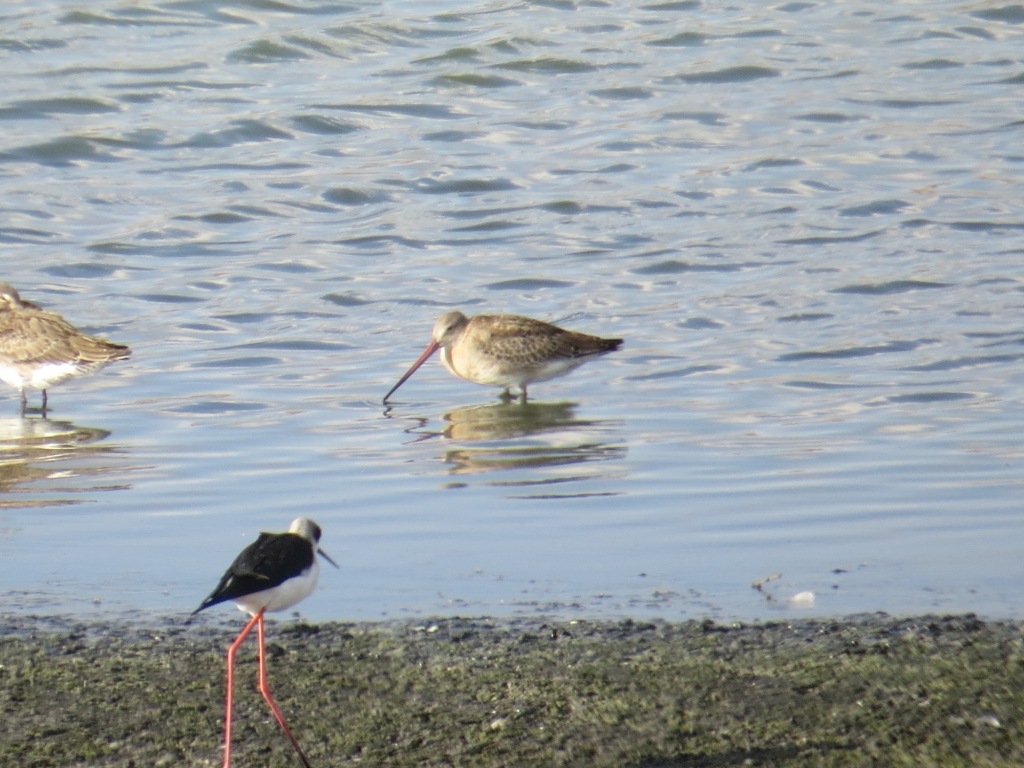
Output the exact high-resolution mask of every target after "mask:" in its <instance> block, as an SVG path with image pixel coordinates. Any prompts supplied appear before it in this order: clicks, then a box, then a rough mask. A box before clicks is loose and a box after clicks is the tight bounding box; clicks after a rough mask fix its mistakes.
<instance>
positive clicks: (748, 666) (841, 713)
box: [0, 615, 1024, 768]
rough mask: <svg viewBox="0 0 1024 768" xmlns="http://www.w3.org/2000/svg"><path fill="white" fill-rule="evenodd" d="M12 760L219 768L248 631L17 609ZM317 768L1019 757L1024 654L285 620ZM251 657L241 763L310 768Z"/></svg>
mask: <svg viewBox="0 0 1024 768" xmlns="http://www.w3.org/2000/svg"><path fill="white" fill-rule="evenodd" d="M4 619H5V621H4V625H3V626H2V627H0V712H2V713H3V718H2V719H0V765H4V766H21V767H23V768H28V767H32V768H42V767H43V766H62V767H65V766H90V768H96V767H97V766H140V767H141V766H216V765H219V763H220V759H221V751H220V739H221V725H222V719H223V711H222V710H223V701H224V658H223V657H224V651H225V649H226V647H227V644H228V643H229V642H230V640H231V639H232V637H233V636H234V633H235V632H236V631H237V627H235V626H234V625H229V624H224V623H221V624H218V625H202V626H191V627H183V626H180V625H175V626H171V625H166V626H162V627H159V628H152V627H151V628H149V629H144V628H137V627H130V626H128V625H127V624H110V625H99V624H71V623H62V622H56V623H54V622H50V621H47V620H44V619H31V618H23V617H10V616H7V617H4ZM268 653H269V654H270V656H271V661H270V664H271V668H270V675H271V677H270V680H271V684H272V685H273V689H274V695H275V698H276V699H277V700H278V703H279V704H280V705H281V707H282V709H283V710H284V712H285V715H286V717H287V718H288V720H289V723H290V725H291V727H292V730H293V731H294V732H295V735H296V737H297V738H298V739H299V741H300V742H301V743H302V745H303V749H305V751H306V753H307V754H308V755H309V758H310V760H311V762H312V763H313V764H314V765H315V766H317V768H326V767H329V766H339V765H349V764H356V763H358V764H360V765H363V766H400V767H401V766H616V767H619V766H625V767H635V768H669V767H674V766H728V765H756V766H797V765H824V766H858V765H905V766H911V765H913V766H919V765H932V766H962V765H972V766H1010V765H1014V766H1019V765H1021V764H1024V733H1022V728H1024V717H1022V715H1024V701H1022V698H1024V644H1022V636H1021V626H1020V625H1019V624H1017V623H1009V622H990V623H986V622H983V621H980V620H978V619H977V618H975V617H973V616H960V617H918V618H912V619H893V618H890V617H887V616H884V615H879V616H868V617H855V618H851V619H848V620H844V621H799V622H793V623H770V624H756V625H749V626H743V625H735V626H726V625H719V624H715V623H711V622H703V623H702V622H685V623H678V624H671V623H663V622H644V623H638V622H632V621H624V622H586V621H555V620H552V621H547V622H545V621H541V620H533V619H531V620H505V621H490V620H483V619H438V620H435V621H432V622H428V623H419V624H411V623H380V624H376V623H371V624H340V623H331V624H323V625H316V626H311V625H307V624H302V623H298V624H290V623H287V622H277V623H274V624H273V625H272V626H271V627H270V628H269V630H268ZM254 657H255V653H254V650H253V648H252V646H249V647H247V649H246V651H245V652H243V653H240V655H239V659H240V662H239V673H238V675H237V678H236V686H237V692H236V699H237V702H236V718H237V719H236V732H235V740H234V743H235V765H236V766H237V768H244V767H245V766H256V765H258V766H271V767H272V768H273V767H275V766H282V767H285V766H288V767H290V766H297V765H298V760H297V758H296V757H295V754H294V752H293V751H292V748H291V746H290V745H289V744H288V742H287V740H286V739H285V737H284V736H283V734H281V733H280V732H279V731H278V729H277V726H276V724H275V723H274V721H273V719H272V716H271V715H270V713H269V711H268V710H267V708H266V706H265V705H264V703H263V701H262V699H260V697H259V694H258V692H257V691H256V687H255V678H256V664H255V658H254Z"/></svg>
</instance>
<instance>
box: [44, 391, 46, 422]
mask: <svg viewBox="0 0 1024 768" xmlns="http://www.w3.org/2000/svg"><path fill="white" fill-rule="evenodd" d="M43 416H44V417H45V416H46V390H45V389H44V390H43Z"/></svg>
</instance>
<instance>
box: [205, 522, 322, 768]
mask: <svg viewBox="0 0 1024 768" xmlns="http://www.w3.org/2000/svg"><path fill="white" fill-rule="evenodd" d="M318 554H319V555H320V556H321V557H323V558H324V559H325V560H327V562H329V563H330V564H331V565H333V566H334V567H335V568H337V567H338V565H337V563H335V562H334V561H333V560H332V559H331V558H330V557H328V555H327V553H326V552H324V551H323V550H322V549H320V526H319V525H317V524H316V523H314V522H313V521H312V520H309V519H307V518H305V517H300V518H298V519H296V520H295V521H293V522H292V525H291V527H290V528H289V529H288V532H287V533H261V534H260V535H259V538H258V539H256V541H254V542H253V543H252V544H250V545H249V546H247V547H246V548H245V549H243V550H242V551H241V553H239V555H238V557H236V558H235V560H234V562H233V563H231V565H230V566H229V567H228V569H227V571H226V572H225V573H224V575H223V576H222V577H221V580H220V583H219V584H217V586H216V588H215V589H214V590H213V592H211V593H210V595H209V597H207V598H206V599H205V600H203V602H202V603H201V604H200V606H199V607H198V608H196V609H195V610H194V611H193V612H192V613H193V615H195V614H197V613H199V611H201V610H203V609H204V608H209V607H210V606H212V605H217V604H218V603H223V602H225V601H227V600H233V601H234V602H235V604H236V605H237V606H238V607H239V608H240V609H241V610H243V611H245V612H247V613H249V614H250V615H251V616H252V619H251V620H250V621H249V623H248V624H246V625H245V628H244V629H243V630H242V631H241V632H240V633H239V635H238V637H237V638H236V639H235V641H234V642H233V643H232V644H231V647H230V648H229V649H228V688H227V714H226V716H225V720H224V768H230V766H231V720H232V702H233V698H234V667H235V654H236V653H237V652H238V649H239V647H240V646H241V645H242V643H243V642H244V641H245V638H246V637H248V636H249V633H250V632H252V629H253V627H254V626H255V627H256V635H257V640H258V646H259V649H258V657H259V684H260V693H262V694H263V698H264V699H266V701H267V704H269V705H270V710H271V711H272V712H273V713H274V718H275V719H276V720H277V723H278V725H280V726H281V730H283V731H284V732H285V735H286V736H287V737H288V740H289V741H290V742H291V743H292V746H293V747H294V748H295V751H296V752H297V753H298V754H299V757H300V758H301V759H302V764H303V765H305V766H306V768H309V760H307V759H306V755H305V753H304V752H303V751H302V747H300V746H299V742H298V741H296V739H295V737H294V736H293V735H292V732H291V731H290V730H289V729H288V726H287V725H286V724H285V721H284V715H282V714H281V710H280V709H279V708H278V706H277V703H276V702H275V701H274V697H273V696H271V695H270V683H269V682H268V679H267V651H266V647H265V643H264V636H263V617H264V614H266V612H267V611H284V610H287V609H288V608H291V607H292V606H293V605H295V604H296V603H298V602H300V601H302V600H305V599H306V598H307V597H308V596H309V595H310V594H311V593H312V592H313V590H314V589H316V583H317V579H318V578H319V575H320V564H319V562H318V561H317V559H316V556H317V555H318Z"/></svg>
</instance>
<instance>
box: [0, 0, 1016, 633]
mask: <svg viewBox="0 0 1024 768" xmlns="http://www.w3.org/2000/svg"><path fill="white" fill-rule="evenodd" d="M0 59H2V66H3V70H4V76H3V78H0V206H2V208H3V210H2V216H0V243H2V251H0V253H2V258H3V267H4V268H3V274H2V276H0V279H3V280H6V281H9V282H10V283H12V284H14V285H16V286H17V287H18V288H19V289H20V290H21V291H22V294H23V296H24V297H25V298H28V299H30V300H32V301H35V302H37V303H40V304H42V305H44V306H45V307H47V308H49V309H54V310H57V311H59V312H61V313H63V314H64V315H65V316H67V317H68V318H69V319H70V320H72V321H73V322H75V323H76V324H78V325H79V326H81V327H82V328H84V329H86V330H88V331H90V332H94V333H99V334H102V335H106V336H109V337H110V338H111V339H113V340H115V341H119V342H122V343H127V344H129V345H131V347H132V348H133V350H134V354H133V357H132V359H131V360H130V361H127V362H123V363H117V364H115V365H114V366H111V367H110V368H108V369H107V370H105V371H104V372H102V373H100V374H98V375H96V376H94V377H92V378H88V379H80V380H76V381H72V382H69V383H66V384H63V385H61V386H59V387H56V388H54V389H53V390H52V391H51V393H50V403H51V407H52V410H51V412H50V413H49V418H48V419H46V420H44V419H42V418H40V417H39V416H38V414H35V415H31V416H30V417H29V418H27V419H21V418H19V417H18V405H17V394H16V393H15V392H14V391H13V390H7V394H6V395H5V394H3V392H0V396H2V399H0V612H11V611H32V612H50V611H59V612H70V613H81V614H86V615H93V614H97V613H99V614H104V613H108V612H110V611H114V612H126V611H127V612H131V611H139V612H142V613H154V614H160V615H168V616H177V615H183V614H185V613H186V612H187V611H189V610H191V609H192V608H194V607H195V605H197V604H198V602H199V600H200V599H201V598H202V597H203V596H204V595H205V594H206V593H207V592H208V591H209V589H210V588H211V587H212V586H213V585H214V583H215V582H216V580H217V578H218V577H219V576H220V573H221V571H222V570H223V569H224V567H226V566H227V564H228V563H229V562H230V560H231V558H232V557H233V556H234V555H235V553H236V552H237V551H238V550H239V549H240V548H241V547H242V546H243V545H244V544H246V543H247V542H248V541H250V540H251V539H252V538H253V537H254V536H255V534H256V533H257V532H258V531H259V530H261V529H269V530H281V529H284V528H285V527H287V525H288V523H289V522H290V521H291V519H292V518H293V517H296V516H297V515H299V514H305V515H308V516H311V517H313V518H314V519H316V520H317V521H318V522H319V523H320V524H321V525H322V526H323V528H324V532H325V534H324V539H323V545H324V548H325V549H326V550H327V551H328V552H329V553H330V554H331V555H332V556H333V557H334V558H335V559H336V560H338V561H339V563H340V564H341V570H340V571H334V570H333V569H331V568H327V569H326V570H325V572H324V574H323V577H322V579H321V587H320V589H319V591H318V592H317V594H316V595H314V596H313V597H312V598H310V599H309V600H308V601H307V602H305V603H304V604H303V605H302V606H301V610H302V612H303V614H304V615H306V616H309V617H311V618H314V619H361V618H374V617H382V616H386V617H402V616H410V615H411V616H416V615H431V614H444V613H462V614H493V615H509V614H521V613H543V612H554V613H559V614H563V615H570V616H572V615H580V616H593V615H626V614H628V615H633V616H638V615H657V616H664V617H667V618H690V617H699V616H712V617H716V618H722V619H728V618H734V617H735V618H758V617H772V616H778V615H786V614H790V613H804V614H806V613H811V614H826V615H839V614H845V613H850V612H858V611H870V610H885V611H889V612H894V613H904V612H919V611H963V610H974V611H978V612H980V613H982V614H984V615H989V616H1006V617H1020V616H1022V615H1024V596H1022V595H1021V594H1020V591H1019V585H1020V584H1021V583H1022V577H1024V566H1022V562H1024V561H1022V559H1021V557H1020V552H1021V542H1022V541H1024V520H1022V504H1021V501H1022V494H1021V490H1022V485H1024V437H1022V434H1024V404H1022V392H1024V365H1022V362H1024V361H1022V357H1024V330H1022V328H1024V324H1022V316H1024V203H1022V199H1024V196H1022V194H1021V189H1022V187H1021V177H1022V175H1024V149H1022V147H1024V118H1022V112H1021V103H1022V102H1021V88H1022V86H1024V8H1022V6H1020V5H1019V4H1009V3H1001V2H980V3H963V2H948V1H947V2H943V1H941V0H940V1H938V2H931V3H907V4H892V3H873V2H850V3H835V2H787V3H779V4H774V5H768V4H764V3H757V2H751V1H750V0H740V2H738V3H732V4H727V5H722V4H720V3H711V2H700V1H698V0H682V1H681V2H653V3H632V4H622V3H612V2H607V3H606V2H579V3H574V2H539V3H506V2H478V3H476V4H474V3H473V2H458V3H456V2H439V1H438V2H415V3H412V2H404V3H403V2H395V3H377V2H373V3H369V2H347V3H340V2H302V3H299V2H295V3H288V2H269V1H267V0H237V1H236V2H209V1H208V0H192V1H188V0H181V1H179V2H152V3H140V2H128V1H127V0H123V1H121V2H116V1H111V0H99V1H98V2H88V3H86V2H70V1H60V0H52V1H51V2H46V1H45V0H37V1H35V2H20V3H10V4H7V5H5V6H4V7H3V8H2V9H0ZM451 308H458V309H461V310H463V311H464V312H466V313H467V314H475V313H479V312H512V313H518V314H525V315H530V316H533V317H538V318H541V319H546V320H553V321H557V322H560V323H562V324H564V325H566V326H568V327H571V328H575V329H578V330H584V331H587V332H591V333H595V334H600V335H604V336H622V337H624V338H625V339H626V343H625V346H624V348H623V349H622V350H621V351H620V352H617V353H615V354H613V355H609V356H607V357H605V358H602V359H601V360H600V361H597V362H593V363H589V364H588V365H586V366H584V367H583V368H581V369H580V370H578V371H576V372H575V373H573V374H571V375H569V376H567V377H565V378H562V379H557V380H554V381H551V382H547V383H544V384H537V385H535V387H533V388H532V390H531V394H532V397H533V399H532V400H531V402H529V403H528V404H526V405H525V406H523V405H521V404H518V403H507V404H506V403H503V402H501V401H500V400H498V398H497V394H498V393H497V391H493V390H489V389H486V388H483V387H479V386H475V385H473V384H469V383H466V382H463V381H460V380H457V379H454V378H452V377H451V376H450V375H449V374H448V373H447V372H445V371H444V369H443V368H442V367H441V365H440V364H439V362H437V361H436V360H435V361H432V362H431V363H430V364H428V365H427V366H425V367H424V368H423V369H421V370H420V371H419V373H417V374H416V376H414V377H413V378H412V379H411V380H410V381H408V382H407V383H406V384H405V385H404V386H403V387H402V389H401V390H399V392H398V393H397V394H396V396H395V397H394V401H393V403H392V407H391V408H390V409H385V408H384V406H383V405H382V404H381V397H382V396H383V394H384V393H385V392H386V391H387V389H388V388H389V387H390V386H391V385H392V384H393V383H394V382H395V381H396V380H397V378H398V377H399V375H400V374H401V373H402V372H403V371H404V370H405V368H406V367H407V366H408V365H409V364H410V363H411V362H412V361H413V360H414V359H415V357H416V356H417V355H418V354H419V352H420V351H421V350H422V349H423V347H424V346H425V345H426V343H427V341H428V340H429V335H430V329H431V326H432V324H433V321H434V319H435V318H436V317H437V316H438V315H440V314H442V313H443V312H445V311H447V310H449V309H451ZM754 584H759V585H760V589H756V588H753V587H752V585H754ZM800 593H810V594H804V595H803V597H802V598H801V599H800V600H798V601H796V602H792V600H791V598H793V597H794V596H796V595H799V594H800ZM812 600H813V604H812V603H811V601H812Z"/></svg>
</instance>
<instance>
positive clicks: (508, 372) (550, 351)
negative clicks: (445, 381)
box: [384, 312, 622, 402]
mask: <svg viewBox="0 0 1024 768" xmlns="http://www.w3.org/2000/svg"><path fill="white" fill-rule="evenodd" d="M621 345H622V339H602V338H600V337H598V336H589V335H587V334H585V333H577V332H575V331H567V330H565V329H564V328H559V327H558V326H557V325H552V324H551V323H545V322H543V321H541V320H534V319H533V318H530V317H522V316H520V315H477V316H476V317H473V318H468V317H466V316H465V315H464V314H462V313H461V312H448V313H447V314H444V315H442V316H441V317H439V318H438V320H437V322H436V323H435V324H434V332H433V340H432V341H431V342H430V344H428V345H427V348H426V349H425V350H424V351H423V354H422V355H420V357H419V359H418V360H417V361H416V362H415V363H413V364H412V366H411V367H410V368H409V370H408V371H406V372H405V374H404V375H403V376H402V378H401V379H399V380H398V383H397V384H395V386H393V387H392V388H391V390H390V391H389V392H388V393H387V394H386V395H385V396H384V402H387V400H388V398H389V397H391V395H393V394H394V393H395V390H397V389H398V388H399V387H400V386H402V384H404V383H405V381H406V380H407V379H408V378H409V377H410V376H412V375H413V373H415V372H416V369H418V368H419V367H420V366H421V365H423V363H424V362H426V360H427V358H429V357H430V356H431V355H432V354H434V352H436V351H437V350H438V349H441V362H442V363H443V364H444V367H445V368H447V369H448V371H449V372H450V373H452V374H453V375H455V376H458V377H459V378H461V379H466V381H472V382H474V383H475V384H484V385H487V386H498V387H503V388H504V390H505V395H506V396H508V391H509V389H510V388H512V387H515V388H517V389H518V390H519V395H520V398H521V399H522V400H523V402H525V401H526V388H527V385H529V384H533V383H534V382H537V381H547V380H548V379H553V378H555V377H556V376H563V375H565V374H566V373H569V372H570V371H572V370H574V369H576V368H578V367H579V366H581V365H583V363H585V362H587V361H588V360H592V359H593V358H595V357H597V356H599V355H603V354H605V353H607V352H611V351H613V350H616V349H618V348H619V347H620V346H621Z"/></svg>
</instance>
